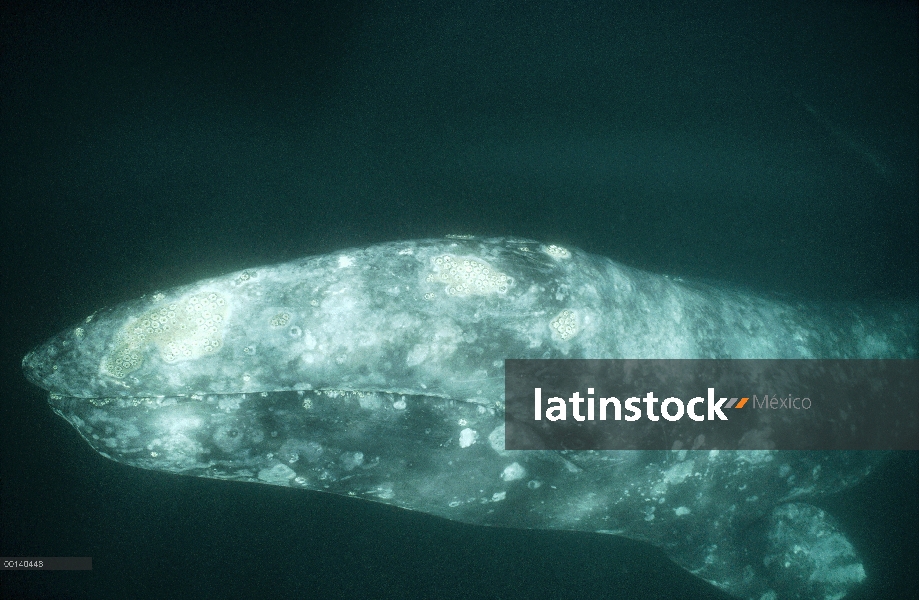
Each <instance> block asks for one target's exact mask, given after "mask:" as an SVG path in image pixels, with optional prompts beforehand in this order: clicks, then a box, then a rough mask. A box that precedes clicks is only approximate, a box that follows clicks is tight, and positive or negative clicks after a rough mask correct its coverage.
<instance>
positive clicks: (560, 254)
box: [543, 244, 571, 258]
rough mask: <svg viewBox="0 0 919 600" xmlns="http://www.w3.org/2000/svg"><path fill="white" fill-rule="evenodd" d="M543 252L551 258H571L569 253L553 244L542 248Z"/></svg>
mask: <svg viewBox="0 0 919 600" xmlns="http://www.w3.org/2000/svg"><path fill="white" fill-rule="evenodd" d="M543 251H544V252H545V253H546V254H548V255H549V256H551V257H552V258H571V252H570V251H569V250H568V249H567V248H563V247H562V246H556V245H555V244H551V245H549V246H544V247H543Z"/></svg>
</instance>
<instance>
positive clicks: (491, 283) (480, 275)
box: [427, 254, 514, 296]
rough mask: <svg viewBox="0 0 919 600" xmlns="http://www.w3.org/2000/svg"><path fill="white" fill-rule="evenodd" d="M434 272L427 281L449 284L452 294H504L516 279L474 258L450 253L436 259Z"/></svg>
mask: <svg viewBox="0 0 919 600" xmlns="http://www.w3.org/2000/svg"><path fill="white" fill-rule="evenodd" d="M433 262H434V272H433V273H431V274H429V275H428V276H427V281H429V282H438V283H445V284H447V287H446V292H447V293H448V294H450V295H451V296H472V295H486V294H494V293H498V294H504V293H506V292H507V290H508V288H509V287H510V286H511V285H513V283H514V280H513V278H511V277H508V276H507V275H505V274H504V273H500V272H498V271H496V270H495V269H493V268H492V267H491V266H490V265H489V264H488V263H485V262H482V261H480V260H476V259H474V258H457V257H455V256H451V255H449V254H444V255H443V256H438V257H436V258H435V259H434V261H433Z"/></svg>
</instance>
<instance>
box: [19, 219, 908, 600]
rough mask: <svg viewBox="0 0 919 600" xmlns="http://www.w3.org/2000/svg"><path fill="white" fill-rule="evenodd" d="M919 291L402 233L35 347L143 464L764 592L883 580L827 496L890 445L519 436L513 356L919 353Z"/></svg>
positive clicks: (81, 427)
mask: <svg viewBox="0 0 919 600" xmlns="http://www.w3.org/2000/svg"><path fill="white" fill-rule="evenodd" d="M917 325H919V317H917V310H916V307H915V306H912V305H904V306H898V307H891V306H884V307H879V308H877V309H875V310H874V311H868V310H856V309H854V308H851V307H836V308H833V309H830V308H827V307H823V308H820V307H814V306H810V305H806V304H793V303H788V302H781V301H777V300H773V299H768V298H762V297H757V296H755V295H751V294H747V293H744V292H741V291H737V290H732V289H726V288H723V287H719V286H713V285H707V284H700V283H691V282H684V281H680V280H675V279H672V278H668V277H664V276H660V275H654V274H650V273H646V272H642V271H639V270H636V269H631V268H628V267H625V266H623V265H620V264H617V263H615V262H613V261H611V260H609V259H606V258H602V257H598V256H594V255H590V254H587V253H585V252H581V251H579V250H576V249H572V248H563V247H560V246H556V245H545V244H541V243H538V242H534V241H531V240H523V239H508V238H496V239H481V238H469V237H454V238H448V239H438V240H421V241H412V242H395V243H387V244H380V245H376V246H371V247H367V248H360V249H350V250H344V251H340V252H335V253H332V254H328V255H323V256H318V257H309V258H304V259H301V260H297V261H293V262H289V263H284V264H280V265H273V266H267V267H260V268H255V269H247V270H245V271H240V272H236V273H231V274H229V275H225V276H221V277H216V278H212V279H207V280H203V281H199V282H197V283H194V284H191V285H186V286H182V287H178V288H175V289H172V290H168V291H164V292H157V293H154V294H150V295H149V296H145V297H143V298H140V299H138V300H136V301H132V302H127V303H124V304H121V305H119V306H116V307H114V308H110V309H105V310H102V311H99V312H97V313H95V314H93V315H91V316H89V317H87V318H86V319H85V320H84V321H83V322H81V323H79V324H77V325H75V326H73V327H71V328H69V329H67V330H66V331H64V332H62V333H61V334H59V335H57V336H55V337H54V338H52V339H51V340H49V341H48V342H46V343H45V344H43V345H42V346H40V347H38V348H36V349H35V350H34V351H32V352H30V353H29V354H28V355H27V356H26V357H25V358H24V359H23V370H24V372H25V375H26V377H27V378H28V379H29V380H30V381H31V382H32V383H34V384H36V385H38V386H40V387H42V388H44V389H46V390H48V392H49V402H50V404H51V406H52V408H53V409H54V411H55V412H56V413H57V414H59V415H60V416H62V417H63V418H65V419H66V420H68V421H69V422H70V423H71V424H72V425H73V426H74V427H75V428H76V429H77V430H78V431H79V432H80V434H81V435H82V436H83V437H84V439H86V441H87V442H88V443H89V444H90V445H91V446H92V447H93V448H94V449H95V450H96V451H98V452H99V453H100V454H102V455H103V456H106V457H107V458H110V459H112V460H116V461H118V462H122V463H125V464H128V465H132V466H136V467H140V468H144V469H153V470H159V471H166V472H171V473H178V474H184V475H192V476H198V477H210V478H217V479H225V480H233V481H248V482H256V483H265V484H272V485H281V486H290V487H295V488H302V489H306V490H316V491H323V492H330V493H336V494H342V495H347V496H353V497H356V498H362V499H366V500H372V501H376V502H383V503H386V504H390V505H394V506H399V507H402V508H405V509H408V510H416V511H422V512H425V513H429V514H433V515H438V516H442V517H445V518H448V519H454V520H458V521H462V522H466V523H472V524H477V525H492V526H510V527H520V528H546V529H568V530H583V531H591V532H601V533H609V534H615V535H621V536H626V537H629V538H633V539H637V540H642V541H646V542H649V543H651V544H653V545H655V546H658V547H660V548H662V549H663V550H664V551H665V552H666V553H667V554H668V555H669V556H670V557H671V558H672V559H673V560H674V561H675V562H676V563H678V564H680V565H681V566H683V567H684V568H686V569H687V570H689V571H690V572H692V573H694V574H696V575H697V576H699V577H701V578H704V579H706V580H707V581H709V582H711V583H713V584H714V585H716V586H718V587H720V588H722V589H724V590H726V591H727V592H729V593H732V594H734V595H737V596H740V597H746V598H840V597H842V596H844V595H845V593H846V592H847V590H849V589H850V588H851V587H852V586H854V585H856V584H858V583H859V582H861V581H862V580H863V579H864V578H865V572H864V569H863V567H862V564H861V561H860V560H859V558H858V556H857V554H856V552H855V550H854V548H853V547H852V545H851V543H850V542H849V541H848V540H847V539H846V538H845V536H844V535H843V533H842V532H841V531H840V530H839V529H838V527H837V526H836V525H835V523H834V521H833V519H832V517H831V516H830V515H828V514H826V513H825V512H824V511H822V510H820V509H818V508H816V507H814V506H813V505H811V504H808V502H807V501H808V499H811V498H814V497H817V496H819V495H820V494H825V493H831V492H836V491H839V490H842V489H845V488H846V487H848V486H851V485H853V484H854V483H856V482H858V481H859V480H861V479H862V478H864V477H865V475H867V474H868V473H869V472H870V471H871V469H872V468H873V467H875V466H876V465H877V464H879V462H880V461H882V460H883V459H884V454H883V453H880V452H780V451H730V452H728V451H721V452H718V451H687V450H680V451H676V452H652V451H615V452H613V451H606V452H602V451H577V452H575V451H566V452H536V451H533V452H525V451H512V450H507V449H505V447H504V429H503V417H504V414H503V394H504V381H503V369H504V363H503V361H504V360H505V359H507V358H915V357H916V355H917V342H916V340H917Z"/></svg>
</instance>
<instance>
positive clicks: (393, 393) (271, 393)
mask: <svg viewBox="0 0 919 600" xmlns="http://www.w3.org/2000/svg"><path fill="white" fill-rule="evenodd" d="M286 395H291V396H293V395H296V396H302V397H306V396H307V395H309V396H313V397H316V396H320V397H323V398H328V399H334V398H355V399H360V398H368V397H374V396H383V397H389V398H392V399H394V400H398V399H400V398H403V399H416V400H424V399H434V400H439V401H450V402H461V403H463V404H471V405H476V406H481V405H482V403H480V402H475V401H473V400H468V399H461V398H457V397H455V396H448V395H445V394H437V393H424V392H420V391H418V390H384V389H351V388H333V387H323V388H297V389H282V390H271V389H267V390H246V391H238V392H192V393H188V394H170V395H159V394H138V395H131V396H74V395H71V394H61V393H58V392H54V391H49V392H48V396H49V397H48V401H49V402H50V403H51V404H52V405H55V404H58V403H67V402H89V403H91V404H94V405H96V406H105V405H108V404H112V403H135V404H139V403H149V402H153V403H163V402H172V401H175V402H176V403H186V402H189V403H191V402H206V401H216V400H220V399H226V398H233V397H239V398H245V399H250V400H251V399H258V398H259V397H262V398H272V397H274V398H278V397H281V396H286Z"/></svg>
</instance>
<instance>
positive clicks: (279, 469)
mask: <svg viewBox="0 0 919 600" xmlns="http://www.w3.org/2000/svg"><path fill="white" fill-rule="evenodd" d="M296 474H297V473H296V472H295V471H294V470H293V469H291V468H290V467H288V466H287V465H282V464H277V465H275V466H273V467H271V468H270V469H262V470H261V471H259V472H258V478H259V479H261V480H262V481H264V482H265V483H273V484H275V485H284V484H287V483H289V482H290V480H291V479H292V478H293V477H294V476H296Z"/></svg>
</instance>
